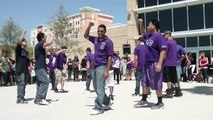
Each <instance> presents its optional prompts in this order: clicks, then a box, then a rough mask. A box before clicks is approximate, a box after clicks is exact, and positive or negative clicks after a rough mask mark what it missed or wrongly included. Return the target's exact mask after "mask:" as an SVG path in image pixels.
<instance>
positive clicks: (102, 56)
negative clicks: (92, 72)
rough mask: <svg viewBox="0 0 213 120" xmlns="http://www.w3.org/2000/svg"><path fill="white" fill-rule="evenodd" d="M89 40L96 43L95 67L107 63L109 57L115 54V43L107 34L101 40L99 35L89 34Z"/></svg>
mask: <svg viewBox="0 0 213 120" xmlns="http://www.w3.org/2000/svg"><path fill="white" fill-rule="evenodd" d="M89 40H90V41H91V42H92V43H93V44H94V48H95V54H94V59H95V62H94V67H95V68H97V67H98V66H101V65H107V61H108V57H109V56H113V54H114V50H113V43H112V40H110V39H109V38H108V37H107V36H106V37H105V38H104V39H103V40H100V39H99V37H96V36H89Z"/></svg>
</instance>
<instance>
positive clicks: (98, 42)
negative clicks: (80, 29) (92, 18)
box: [84, 22, 114, 115]
mask: <svg viewBox="0 0 213 120" xmlns="http://www.w3.org/2000/svg"><path fill="white" fill-rule="evenodd" d="M92 26H94V23H93V22H90V23H89V25H88V27H87V29H86V31H85V33H84V38H86V39H88V40H89V41H91V42H92V43H93V44H94V50H95V54H94V58H95V59H94V73H95V74H94V75H95V76H94V78H95V79H96V94H97V97H96V99H95V109H93V110H94V111H92V112H91V115H98V114H101V113H103V112H104V110H105V109H109V108H110V106H111V105H112V104H111V102H110V99H109V97H108V96H107V95H106V93H105V80H106V79H107V78H108V77H109V70H110V66H111V64H112V56H113V54H114V51H113V42H112V40H110V39H109V38H108V37H107V36H106V35H105V33H106V26H105V25H103V24H101V25H99V26H98V31H97V34H98V36H90V35H89V32H90V29H91V27H92ZM103 105H104V106H103Z"/></svg>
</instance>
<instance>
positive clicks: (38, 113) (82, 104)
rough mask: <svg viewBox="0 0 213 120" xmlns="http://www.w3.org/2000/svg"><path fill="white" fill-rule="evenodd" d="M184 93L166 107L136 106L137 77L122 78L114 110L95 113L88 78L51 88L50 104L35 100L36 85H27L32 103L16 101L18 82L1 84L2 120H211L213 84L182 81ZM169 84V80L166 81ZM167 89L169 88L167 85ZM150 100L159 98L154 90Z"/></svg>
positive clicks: (27, 92) (152, 101) (27, 93)
mask: <svg viewBox="0 0 213 120" xmlns="http://www.w3.org/2000/svg"><path fill="white" fill-rule="evenodd" d="M181 85H182V89H183V97H181V98H173V99H163V101H164V104H165V108H164V109H159V110H151V109H150V108H149V107H147V108H134V107H133V105H134V104H135V103H136V102H137V101H138V100H140V99H141V97H139V96H136V97H133V96H131V95H132V93H133V92H134V87H135V81H121V82H120V84H119V85H115V91H114V94H115V97H114V98H115V100H114V104H113V106H112V110H108V111H106V112H104V113H103V114H101V115H96V116H91V115H90V112H91V111H92V108H93V107H94V99H95V96H96V95H95V93H94V92H93V93H90V92H86V91H85V82H67V83H66V85H65V88H66V89H67V90H69V92H68V93H54V92H53V91H51V90H49V91H48V96H47V99H49V100H51V101H52V102H51V104H50V105H48V106H40V105H36V104H34V102H33V101H34V100H33V99H34V97H35V92H36V86H35V85H28V86H27V88H26V99H27V100H29V103H28V104H16V89H17V87H16V86H12V87H0V95H1V96H0V100H1V101H0V109H1V110H0V120H139V119H144V120H148V119H149V120H157V119H158V120H183V119H184V120H189V119H190V120H210V119H212V115H211V113H213V84H204V83H196V82H190V83H181ZM164 86H165V84H164ZM164 90H165V88H164ZM148 101H149V102H150V103H151V104H152V103H153V104H154V103H155V102H156V101H157V99H156V96H155V93H154V91H152V95H151V97H149V98H148Z"/></svg>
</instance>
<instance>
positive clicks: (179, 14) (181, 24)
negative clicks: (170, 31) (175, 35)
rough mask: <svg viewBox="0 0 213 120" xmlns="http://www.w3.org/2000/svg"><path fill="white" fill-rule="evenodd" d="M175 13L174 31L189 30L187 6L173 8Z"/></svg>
mask: <svg viewBox="0 0 213 120" xmlns="http://www.w3.org/2000/svg"><path fill="white" fill-rule="evenodd" d="M173 14H174V31H185V30H187V12H186V8H185V7H184V8H177V9H174V10H173Z"/></svg>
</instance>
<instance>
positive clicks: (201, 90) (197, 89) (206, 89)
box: [182, 86, 213, 95]
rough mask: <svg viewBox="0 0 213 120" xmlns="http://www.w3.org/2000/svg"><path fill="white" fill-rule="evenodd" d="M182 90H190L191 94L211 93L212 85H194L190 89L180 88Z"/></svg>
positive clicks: (212, 90) (212, 91)
mask: <svg viewBox="0 0 213 120" xmlns="http://www.w3.org/2000/svg"><path fill="white" fill-rule="evenodd" d="M182 91H186V92H191V93H193V94H204V95H213V87H209V86H196V87H194V88H190V89H182Z"/></svg>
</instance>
